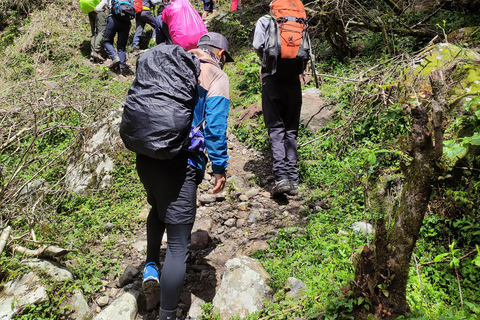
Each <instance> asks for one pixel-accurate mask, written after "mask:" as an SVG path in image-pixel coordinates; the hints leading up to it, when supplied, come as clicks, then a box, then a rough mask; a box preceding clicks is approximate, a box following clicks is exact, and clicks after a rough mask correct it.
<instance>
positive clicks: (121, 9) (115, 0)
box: [111, 0, 137, 21]
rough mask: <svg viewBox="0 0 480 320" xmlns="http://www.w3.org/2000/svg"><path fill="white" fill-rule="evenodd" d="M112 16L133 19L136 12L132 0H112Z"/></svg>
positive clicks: (127, 19)
mask: <svg viewBox="0 0 480 320" xmlns="http://www.w3.org/2000/svg"><path fill="white" fill-rule="evenodd" d="M111 13H112V16H114V17H116V18H118V19H120V20H125V21H130V20H132V19H135V16H136V14H137V12H136V11H135V7H134V6H133V0H112V7H111Z"/></svg>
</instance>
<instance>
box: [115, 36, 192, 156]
mask: <svg viewBox="0 0 480 320" xmlns="http://www.w3.org/2000/svg"><path fill="white" fill-rule="evenodd" d="M199 75H200V61H199V60H198V58H197V56H196V55H194V54H193V53H190V52H188V51H186V50H185V49H183V48H182V47H180V46H178V45H168V44H159V45H157V46H155V47H153V48H152V49H150V50H148V51H146V52H144V53H142V54H141V55H140V57H139V58H138V61H137V74H136V77H135V80H134V81H133V83H132V86H131V87H130V89H129V90H128V94H127V98H126V100H125V105H124V109H123V115H122V122H121V124H120V136H121V137H122V140H123V142H124V143H125V146H126V147H127V149H129V150H131V151H134V152H136V153H138V154H143V155H147V156H149V157H152V158H156V159H171V158H173V157H174V156H175V155H176V154H177V153H178V152H179V151H180V150H181V149H183V148H184V147H185V144H186V143H188V134H189V131H190V128H191V123H192V119H193V109H194V107H195V104H196V100H197V98H198V97H197V94H196V93H197V82H198V76H199Z"/></svg>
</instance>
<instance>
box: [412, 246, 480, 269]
mask: <svg viewBox="0 0 480 320" xmlns="http://www.w3.org/2000/svg"><path fill="white" fill-rule="evenodd" d="M475 252H477V249H474V250H472V251H470V252H469V253H467V254H465V255H463V256H461V257H460V258H458V260H463V259H465V258H467V257H469V256H471V255H472V254H474V253H475ZM451 261H452V260H450V259H445V260H439V261H429V262H424V263H420V264H419V266H426V265H429V264H434V263H444V262H451Z"/></svg>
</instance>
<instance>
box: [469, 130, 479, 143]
mask: <svg viewBox="0 0 480 320" xmlns="http://www.w3.org/2000/svg"><path fill="white" fill-rule="evenodd" d="M470 144H472V145H474V146H480V134H478V132H475V133H474V134H473V136H472V140H471V141H470Z"/></svg>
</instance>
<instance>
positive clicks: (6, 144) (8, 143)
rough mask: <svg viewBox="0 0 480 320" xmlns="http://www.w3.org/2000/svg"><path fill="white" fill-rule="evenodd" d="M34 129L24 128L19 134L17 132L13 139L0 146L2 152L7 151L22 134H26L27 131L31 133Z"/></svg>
mask: <svg viewBox="0 0 480 320" xmlns="http://www.w3.org/2000/svg"><path fill="white" fill-rule="evenodd" d="M32 129H33V128H22V129H21V130H20V131H19V132H17V133H16V134H15V135H14V136H13V137H11V138H10V139H8V140H7V141H6V142H5V143H4V144H3V145H1V146H0V150H3V149H5V148H6V147H8V146H9V145H10V143H12V142H13V141H15V140H17V138H18V137H19V136H20V135H21V134H22V133H24V132H25V131H29V130H32Z"/></svg>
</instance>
